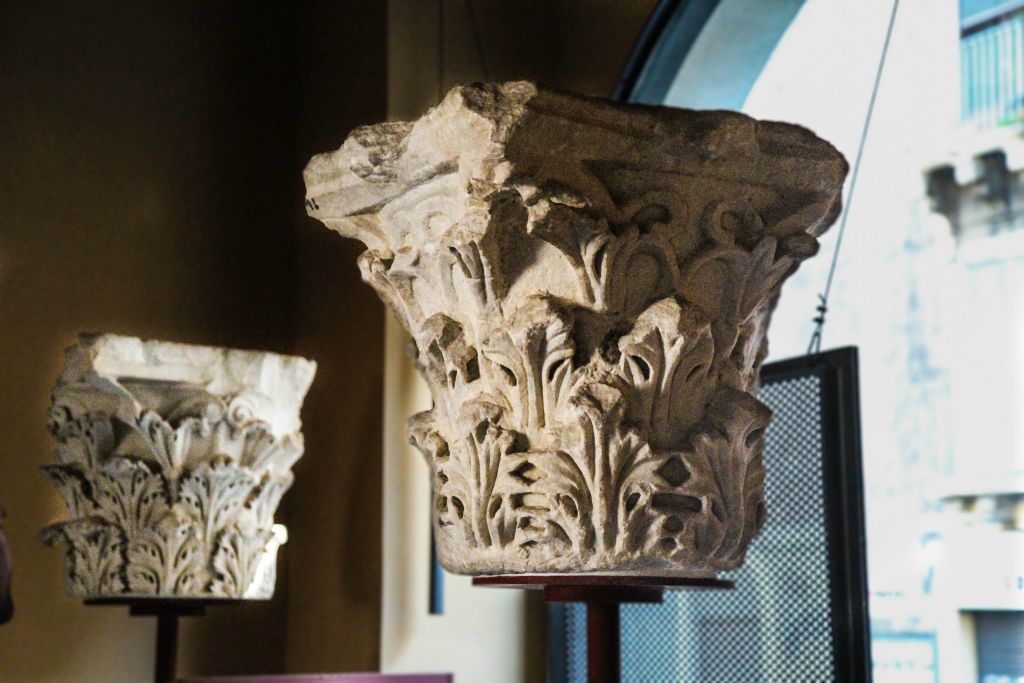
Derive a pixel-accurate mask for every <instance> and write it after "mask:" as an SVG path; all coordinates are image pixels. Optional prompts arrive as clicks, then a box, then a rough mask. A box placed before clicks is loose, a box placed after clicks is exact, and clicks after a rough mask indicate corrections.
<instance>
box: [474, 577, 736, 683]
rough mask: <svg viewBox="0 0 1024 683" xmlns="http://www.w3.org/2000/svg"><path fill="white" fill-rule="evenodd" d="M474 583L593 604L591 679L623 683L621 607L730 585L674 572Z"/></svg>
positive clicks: (589, 609)
mask: <svg viewBox="0 0 1024 683" xmlns="http://www.w3.org/2000/svg"><path fill="white" fill-rule="evenodd" d="M473 585H474V586H492V587H498V588H520V589H531V590H542V591H544V600H545V601H547V602H582V603H585V604H586V605H587V680H588V681H589V683H619V681H620V680H621V677H622V658H621V644H620V642H619V635H620V631H619V605H621V604H623V603H648V604H659V603H661V601H662V599H663V598H664V596H665V591H666V590H707V589H730V588H733V586H734V585H735V584H733V582H732V581H723V580H721V579H684V578H675V577H670V576H611V575H606V574H577V575H572V574H508V575H502V576H477V577H475V578H474V579H473Z"/></svg>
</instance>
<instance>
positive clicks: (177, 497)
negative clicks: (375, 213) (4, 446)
mask: <svg viewBox="0 0 1024 683" xmlns="http://www.w3.org/2000/svg"><path fill="white" fill-rule="evenodd" d="M315 371H316V364H315V363H313V362H312V361H309V360H306V359H304V358H296V357H290V356H281V355H277V354H273V353H260V352H254V351H235V350H229V349H220V348H211V347H203V346H192V345H188V344H174V343H168V342H159V341H142V340H140V339H136V338H133V337H120V336H115V335H101V336H91V335H82V336H81V337H80V338H79V340H78V343H77V344H75V345H74V346H72V347H70V348H69V349H68V350H67V353H66V360H65V365H64V370H63V372H62V373H61V376H60V379H59V380H58V382H57V386H56V388H55V389H54V391H53V403H52V405H51V408H50V429H51V432H52V434H53V436H54V439H55V440H56V441H57V451H56V454H55V459H56V463H55V464H53V465H48V466H46V467H45V468H44V471H45V472H46V474H47V475H48V476H49V478H50V479H51V480H52V481H53V482H54V483H55V484H56V485H57V487H58V488H59V489H60V492H61V494H62V495H63V497H64V501H65V503H66V504H67V509H68V519H67V520H66V521H63V522H60V523H58V524H54V525H52V526H50V527H48V528H47V529H46V530H45V531H44V532H43V539H44V540H45V541H47V542H48V543H54V542H57V541H63V542H64V543H65V545H66V548H67V588H68V591H69V593H71V594H72V595H73V596H76V597H82V598H98V597H128V596H135V597H150V598H151V597H174V598H206V599H210V598H236V599H237V598H247V599H264V598H269V597H270V596H271V595H273V592H274V581H275V575H276V557H277V549H278V547H279V546H280V545H281V544H282V543H283V542H284V541H285V540H287V532H286V530H285V528H284V526H282V525H280V524H274V512H275V510H276V509H277V505H278V503H279V502H280V500H281V496H282V495H283V494H284V492H285V491H286V490H287V489H288V487H289V486H290V485H291V482H292V473H291V468H292V465H293V464H294V463H295V461H296V460H298V459H299V457H300V456H301V455H302V450H303V446H302V434H301V432H300V428H301V423H300V422H299V408H300V407H301V405H302V399H303V397H304V396H305V394H306V391H307V389H309V385H310V383H311V382H312V380H313V375H314V373H315Z"/></svg>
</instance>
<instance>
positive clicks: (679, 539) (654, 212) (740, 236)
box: [305, 82, 847, 577]
mask: <svg viewBox="0 0 1024 683" xmlns="http://www.w3.org/2000/svg"><path fill="white" fill-rule="evenodd" d="M846 171H847V164H846V161H845V160H844V159H843V157H842V155H841V154H840V153H839V152H838V151H836V149H835V148H834V147H832V146H831V145H830V144H828V143H827V142H825V141H824V140H821V139H820V138H818V137H816V136H815V135H814V134H813V133H811V132H810V131H808V130H806V129H804V128H801V127H799V126H795V125H789V124H784V123H775V122H768V121H756V120H754V119H752V118H749V117H747V116H744V115H742V114H738V113H733V112H722V111H707V112H703V111H688V110H678V109H669V108H659V107H641V106H626V105H618V104H613V103H610V102H607V101H603V100H598V99H589V98H583V97H578V96H574V95H571V94H567V93H562V92H556V91H552V90H548V89H545V88H542V87H540V86H536V85H534V84H532V83H527V82H512V83H500V84H483V85H480V84H477V85H470V86H461V87H457V88H455V89H453V90H452V91H451V92H450V93H449V94H448V95H447V96H446V97H445V98H444V100H443V101H442V102H441V103H440V104H439V105H438V106H437V107H435V108H434V109H432V110H430V111H429V112H427V113H426V114H425V115H424V116H423V117H422V118H421V119H419V120H418V121H416V122H413V123H382V124H379V125H374V126H367V127H364V128H359V129H357V130H355V131H353V132H352V134H351V135H350V136H349V137H348V139H347V140H346V141H345V143H344V145H343V146H342V147H341V148H340V149H339V150H337V151H335V152H330V153H326V154H321V155H318V156H316V157H314V158H313V159H312V160H311V161H310V163H309V165H308V166H307V168H306V171H305V180H306V188H307V194H306V204H307V210H308V212H309V214H310V215H311V216H313V217H315V218H317V219H319V220H320V221H322V222H323V223H324V224H325V225H326V226H327V227H329V228H331V229H332V230H335V231H337V232H338V233H340V234H341V235H343V236H346V237H353V238H356V239H358V240H360V241H362V242H363V243H364V244H365V245H366V251H365V252H364V253H363V254H362V255H361V256H360V258H359V267H360V269H361V270H362V274H363V277H364V279H365V280H366V281H367V282H368V283H370V284H371V285H372V286H373V287H374V288H375V289H376V290H377V292H378V293H379V294H380V296H381V298H382V299H383V300H384V301H385V302H386V303H387V304H388V305H389V306H390V307H391V309H392V310H393V311H394V313H395V314H396V315H397V317H398V319H399V320H400V321H401V323H402V324H403V325H404V326H405V328H406V330H408V332H409V334H410V335H411V336H412V341H413V352H414V354H415V359H416V363H417V366H418V368H419V370H420V371H421V373H422V374H423V376H424V378H425V379H426V381H427V384H428V385H429V387H430V391H431V393H432V397H433V407H432V408H431V409H430V410H428V411H426V412H424V413H421V414H419V415H416V416H414V417H413V418H412V419H411V421H410V427H409V431H410V436H411V439H412V441H413V443H415V445H416V446H417V447H418V448H419V450H420V451H422V453H423V455H424V456H425V457H426V460H427V462H428V464H429V467H430V468H431V472H432V474H433V488H434V501H435V505H434V524H435V530H436V536H437V542H438V553H439V556H440V559H441V562H442V563H443V564H444V566H445V567H446V568H448V569H449V570H451V571H454V572H458V573H468V574H502V573H526V572H529V573H575V572H601V573H612V574H614V573H637V572H644V573H647V574H672V575H678V576H692V577H706V576H711V575H713V574H714V573H715V572H717V571H720V570H726V569H730V568H734V567H736V566H738V565H739V564H740V563H741V562H742V561H743V558H744V553H745V550H746V548H747V545H748V544H749V543H750V541H751V540H752V539H753V537H754V536H755V535H756V534H757V532H758V530H759V529H760V527H761V525H762V524H763V523H764V520H765V515H766V510H765V507H764V467H763V464H762V450H763V448H764V438H763V435H764V430H765V427H766V426H767V425H768V422H769V419H770V411H769V410H768V408H767V407H766V406H765V405H764V404H762V403H761V402H760V401H758V400H757V398H756V397H755V393H756V390H757V386H758V373H759V370H760V366H761V363H762V361H763V359H764V357H765V355H766V352H767V343H766V332H767V327H768V322H769V319H770V317H771V312H772V309H773V308H774V306H775V304H776V301H777V298H778V296H779V289H780V287H781V285H782V283H783V281H784V280H785V279H786V278H787V277H788V276H789V275H790V274H792V273H793V271H794V270H795V269H796V268H797V266H798V265H799V263H800V262H801V261H802V260H804V259H805V258H807V257H809V256H812V255H813V254H814V253H815V252H816V251H817V249H818V241H817V239H816V238H817V236H818V235H820V234H821V233H822V232H823V231H824V230H825V229H826V228H827V227H829V225H831V223H832V222H833V221H834V220H835V218H836V217H837V215H838V213H839V206H840V194H841V189H842V185H843V180H844V178H845V176H846Z"/></svg>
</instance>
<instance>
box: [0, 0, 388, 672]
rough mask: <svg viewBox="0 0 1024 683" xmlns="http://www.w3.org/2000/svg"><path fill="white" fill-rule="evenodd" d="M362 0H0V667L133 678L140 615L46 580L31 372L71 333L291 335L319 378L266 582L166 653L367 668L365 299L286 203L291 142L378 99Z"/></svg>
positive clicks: (36, 381) (342, 250) (276, 667)
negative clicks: (11, 573) (6, 593)
mask: <svg viewBox="0 0 1024 683" xmlns="http://www.w3.org/2000/svg"><path fill="white" fill-rule="evenodd" d="M384 16H385V15H384V4H383V2H380V3H373V2H367V3H327V2H325V3H304V4H303V5H302V6H301V7H299V6H296V5H293V4H292V3H275V4H273V5H269V4H268V5H259V6H256V5H253V4H251V3H244V2H217V3H207V2H199V1H192V2H146V3H123V2H108V1H94V2H89V3H56V2H21V3H3V4H2V5H0V65H2V66H0V93H2V96H0V433H2V434H3V438H2V439H0V505H2V506H4V507H6V508H7V512H8V520H7V524H6V527H7V534H8V538H9V540H10V543H11V546H12V551H13V555H14V562H15V584H14V589H15V599H16V603H17V613H16V615H15V619H14V621H13V622H12V623H10V624H8V625H6V626H3V627H0V681H3V682H4V683H29V682H30V681H31V682H32V683H40V682H64V681H66V682H68V683H70V682H72V681H73V682H75V683H92V682H102V683H121V682H123V683H138V682H139V681H144V680H146V679H147V677H148V676H149V675H150V670H151V666H152V664H151V662H152V655H153V638H154V626H153V623H152V621H151V620H149V619H142V618H129V617H128V616H127V614H126V613H125V610H123V609H120V608H95V607H90V608H86V607H84V606H83V605H82V604H81V603H80V602H78V601H75V600H71V599H69V598H67V597H65V596H64V593H63V589H62V585H61V572H62V558H61V552H60V551H59V550H56V549H45V548H43V547H41V546H40V544H39V541H38V533H39V530H40V529H41V528H42V527H43V526H44V525H45V524H47V523H48V522H50V521H52V520H55V519H56V518H57V517H58V516H59V515H60V503H59V500H58V497H57V495H56V493H55V491H54V490H53V489H52V487H51V486H50V485H49V484H48V483H47V482H46V481H45V480H44V478H43V476H42V475H41V474H40V472H39V466H40V465H43V464H45V463H46V462H48V460H49V458H50V452H51V450H52V443H51V442H50V440H49V437H48V435H47V433H46V415H47V404H48V394H49V390H50V387H51V386H52V383H53V381H54V379H55V377H56V375H57V372H58V369H59V365H60V362H61V354H62V348H63V347H64V346H65V345H66V344H67V343H68V342H69V341H70V340H71V339H72V338H73V336H74V335H75V334H76V333H77V332H78V331H79V330H104V331H117V332H122V333H127V334H135V335H141V336H147V337H155V338H164V339H174V340H182V341H189V342H198V343H210V344H222V345H231V346H240V347H251V348H263V349H272V350H277V351H284V352H288V351H297V352H299V353H303V354H306V355H311V356H314V357H316V359H317V360H318V361H319V364H320V370H319V375H318V377H317V379H316V381H315V382H314V385H313V389H312V390H311V392H310V395H309V398H308V400H307V404H306V409H305V410H304V415H303V417H304V419H305V421H306V433H307V455H306V457H305V459H304V460H303V461H302V462H301V463H300V465H299V466H298V467H297V468H296V473H297V482H296V485H295V487H294V489H293V490H292V491H291V492H290V493H289V494H288V496H286V498H285V501H286V502H285V508H286V509H285V510H284V514H285V516H286V517H288V521H289V523H290V525H291V527H292V538H291V542H290V543H289V544H288V545H286V546H285V548H284V550H283V562H284V563H285V565H287V566H285V567H283V569H284V573H283V574H282V576H281V578H280V580H279V583H278V590H279V593H278V596H277V598H275V600H274V601H273V602H271V603H268V604H263V605H252V606H247V607H239V608H230V609H229V608H220V609H214V610H211V611H210V613H209V615H208V616H207V617H205V618H204V619H201V620H188V621H187V622H186V626H185V627H184V631H183V636H182V657H181V662H182V669H183V671H184V672H185V673H220V672H223V673H244V672H253V671H263V672H274V671H281V670H284V669H285V668H286V667H287V668H290V669H292V670H298V671H301V670H313V669H335V670H339V669H367V668H372V667H374V666H375V665H376V661H377V641H378V635H377V634H378V623H379V616H378V611H379V607H378V605H377V599H376V596H377V593H378V588H377V585H378V581H379V540H378V524H379V522H378V513H377V509H378V495H379V493H378V491H379V478H380V474H379V462H380V455H379V451H380V446H379V442H380V436H379V434H380V385H381V372H382V367H381V358H380V351H379V350H380V345H381V337H382V326H383V323H382V315H381V311H380V307H379V305H378V304H377V302H376V299H375V298H374V297H373V295H372V294H371V293H370V292H369V291H368V290H367V289H366V288H365V287H363V286H362V285H360V284H359V282H358V274H357V272H356V268H355V266H354V263H353V257H354V254H355V253H356V252H355V249H354V247H353V246H352V245H346V244H344V243H343V242H342V241H341V240H340V239H337V238H334V237H333V236H332V235H331V234H330V233H328V232H327V231H326V230H324V229H323V228H321V227H319V226H318V225H317V224H315V223H314V222H313V221H311V220H310V219H307V218H306V217H305V216H304V215H303V211H302V195H303V190H302V182H301V175H300V174H301V169H302V167H303V165H304V163H305V161H306V159H307V158H308V156H309V155H310V154H312V153H313V152H314V151H319V150H322V149H326V148H330V147H333V146H337V144H339V143H340V141H341V139H342V137H343V135H344V133H345V132H346V131H347V130H348V129H350V128H351V127H353V126H354V125H358V124H361V123H368V122H370V121H374V120H379V119H381V118H383V116H384V114H385V111H384V101H385V99H384V98H385V92H384V87H385V86H384V83H385V80H384V79H385V72H384V64H385V61H384V60H385V54H384V49H385V35H384V32H385V24H384Z"/></svg>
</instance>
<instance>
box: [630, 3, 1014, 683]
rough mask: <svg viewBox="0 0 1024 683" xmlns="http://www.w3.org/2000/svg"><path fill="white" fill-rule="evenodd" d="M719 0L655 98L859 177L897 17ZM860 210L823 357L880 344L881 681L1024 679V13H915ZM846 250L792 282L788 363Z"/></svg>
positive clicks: (995, 7)
mask: <svg viewBox="0 0 1024 683" xmlns="http://www.w3.org/2000/svg"><path fill="white" fill-rule="evenodd" d="M690 4H691V5H692V6H694V7H695V6H697V5H701V3H690ZM704 4H705V5H708V8H709V9H707V11H706V15H707V16H706V17H705V18H703V23H702V25H701V27H700V29H699V34H698V35H697V36H696V39H695V40H693V42H692V45H690V46H689V48H688V50H686V51H685V59H682V58H681V59H680V60H679V61H677V62H676V63H675V64H674V65H670V66H668V67H667V70H668V71H669V72H670V73H667V74H666V68H661V69H660V70H659V66H658V62H657V60H658V59H659V52H658V51H655V53H654V56H653V61H652V63H651V64H648V66H647V70H646V72H645V75H644V78H646V84H647V85H648V86H649V84H650V83H652V82H655V81H658V79H660V80H661V87H660V90H659V89H658V88H654V89H652V88H650V87H647V89H646V90H645V81H644V78H642V79H641V83H640V84H639V86H638V88H637V94H638V96H637V97H635V99H639V100H640V101H646V102H651V103H663V104H668V105H671V106H679V107H697V108H735V109H741V110H743V111H745V112H746V113H749V114H750V115H752V116H755V117H757V118H761V119H774V120H782V121H792V122H797V123H800V124H802V125H805V126H807V127H808V128H810V129H812V130H814V131H815V132H816V133H817V134H819V135H820V136H822V137H823V138H825V139H827V140H830V141H832V142H833V143H835V144H836V146H837V147H839V149H840V150H841V151H843V153H844V154H845V155H846V156H847V158H848V159H849V160H850V161H851V162H852V161H853V160H854V158H855V156H856V152H857V149H858V143H859V142H860V137H861V133H862V130H863V126H864V121H865V115H866V111H867V107H868V102H869V99H870V96H871V92H872V87H873V85H874V82H875V76H876V70H877V67H878V63H879V56H880V54H881V50H882V45H883V41H884V37H885V34H886V29H887V27H888V24H889V20H890V13H891V11H892V4H891V3H890V2H864V3H836V2H834V1H833V0H805V1H803V2H801V1H799V0H789V1H786V0H779V1H778V2H770V3H767V2H759V1H756V0H722V1H721V2H718V3H704ZM690 11H691V13H692V12H694V11H695V10H693V9H691V10H690ZM660 58H661V59H665V58H664V55H663V54H662V56H661V57H660ZM662 66H663V67H664V65H662ZM846 201H847V202H848V203H849V208H850V214H849V217H848V225H847V232H846V235H845V238H844V242H843V245H842V251H841V256H840V260H839V265H838V271H837V274H836V280H835V284H834V287H833V291H832V298H831V301H830V303H829V311H828V315H827V322H826V326H825V333H824V344H823V348H831V347H838V346H844V345H856V346H857V347H859V351H860V359H861V376H860V385H861V411H862V421H863V456H864V476H865V489H866V491H865V495H866V508H867V512H866V517H867V528H868V582H869V588H870V591H871V595H870V609H871V629H872V658H873V667H874V680H875V681H877V682H878V683H911V682H913V683H923V682H925V681H927V682H929V683H934V682H938V681H941V682H942V683H961V682H963V681H980V682H982V683H1020V682H1022V681H1024V2H1022V1H1020V0H1016V1H1005V0H1004V1H1002V2H999V1H995V0H960V2H957V0H903V1H902V2H900V4H899V10H898V12H897V14H896V18H895V22H894V24H893V30H892V36H891V41H890V48H889V53H888V59H887V62H886V65H885V68H884V70H883V72H882V76H881V80H880V84H879V87H878V92H877V100H876V106H875V111H874V116H873V119H872V122H871V126H870V128H869V130H868V133H867V138H866V142H865V145H864V152H863V157H862V166H861V170H860V179H859V181H858V185H857V188H856V195H855V196H854V197H852V198H851V197H847V198H846ZM837 237H838V230H837V229H836V228H835V227H834V228H833V229H832V230H831V231H830V232H829V233H827V234H826V235H825V236H824V237H823V239H822V249H821V254H820V256H819V257H818V258H817V259H812V260H810V261H809V262H807V263H806V264H805V265H804V266H803V267H802V269H801V271H800V272H799V273H797V274H796V275H795V276H794V277H793V278H792V279H791V280H790V281H789V282H788V283H787V284H786V285H785V289H784V292H783V296H782V297H781V303H780V307H779V309H778V310H777V312H776V314H775V317H774V319H773V323H772V328H771V333H770V334H771V336H770V353H771V355H770V358H769V360H779V359H783V358H787V357H792V356H797V355H801V354H804V353H806V350H807V346H808V341H809V339H810V336H811V333H812V331H813V322H812V319H813V317H814V316H815V307H816V305H817V303H818V294H819V293H820V292H821V291H822V289H823V288H824V285H825V280H826V277H827V271H828V267H829V260H830V258H831V256H832V253H833V250H834V249H835V248H836V240H837ZM768 471H769V476H771V464H770V463H768ZM769 514H770V512H769Z"/></svg>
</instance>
